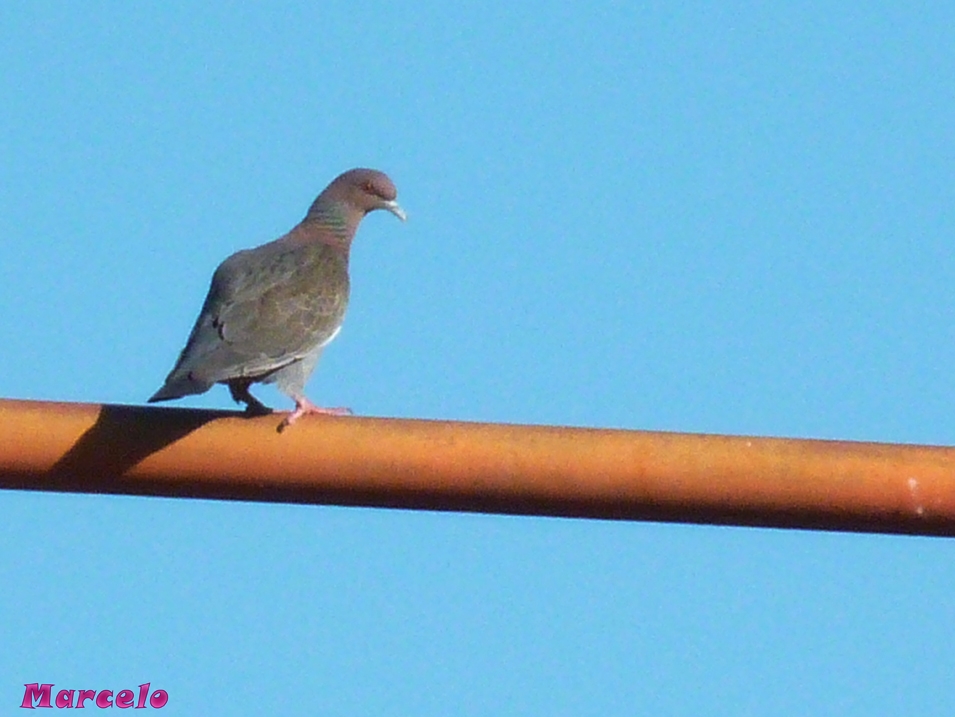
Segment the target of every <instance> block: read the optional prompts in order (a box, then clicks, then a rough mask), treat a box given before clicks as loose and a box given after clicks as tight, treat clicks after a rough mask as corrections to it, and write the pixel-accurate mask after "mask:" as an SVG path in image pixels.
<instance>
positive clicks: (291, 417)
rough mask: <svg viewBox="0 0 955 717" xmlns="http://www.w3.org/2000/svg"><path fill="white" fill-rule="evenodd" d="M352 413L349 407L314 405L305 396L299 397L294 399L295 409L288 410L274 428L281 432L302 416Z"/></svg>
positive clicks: (347, 414)
mask: <svg viewBox="0 0 955 717" xmlns="http://www.w3.org/2000/svg"><path fill="white" fill-rule="evenodd" d="M353 413H354V412H353V411H352V410H351V409H350V408H345V407H341V406H339V407H336V408H323V407H322V406H316V405H315V404H314V403H312V402H311V401H309V400H308V399H307V398H299V399H296V400H295V410H294V411H290V412H289V414H288V415H287V416H286V417H285V418H284V419H282V422H281V423H280V424H279V425H278V428H277V429H276V430H277V431H278V432H279V433H281V432H282V431H284V430H285V429H286V428H288V427H289V426H291V425H292V424H293V423H295V422H296V421H297V420H298V419H300V418H301V417H302V416H309V415H312V416H351V415H353Z"/></svg>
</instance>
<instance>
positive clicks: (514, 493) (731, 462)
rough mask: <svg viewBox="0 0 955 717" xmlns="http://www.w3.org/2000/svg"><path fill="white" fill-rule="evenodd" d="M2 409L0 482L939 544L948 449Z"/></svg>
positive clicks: (949, 504) (954, 529)
mask: <svg viewBox="0 0 955 717" xmlns="http://www.w3.org/2000/svg"><path fill="white" fill-rule="evenodd" d="M279 420H280V419H279V417H278V416H265V417H260V418H252V419H250V418H245V417H242V416H241V415H240V414H237V413H233V412H225V411H200V410H189V409H177V408H145V407H139V406H116V405H104V406H98V405H86V404H66V403H46V402H36V401H10V400H0V488H10V489H23V490H50V491H71V492H82V493H114V494H127V495H154V496H169V497H192V498H222V499H231V500H259V501H280V502H290V503H324V504H337V505H361V506H374V507H394V508H421V509H428V510H458V511H479V512H493V513H512V514H521V515H552V516H574V517H585V518H611V519H629V520H658V521H677V522H688V523H715V524H728V525H750V526H767V527H779V528H813V529H824V530H851V531H867V532H881V533H911V534H921V535H945V536H951V535H955V449H953V448H943V447H931V446H906V445H890V444H879V443H854V442H845V441H808V440H792V439H779V438H746V437H732V436H715V435H693V434H679V433H656V432H648V431H621V430H592V429H581V428H559V427H546V426H516V425H497V424H480V423H460V422H447V421H410V420H396V419H381V418H334V417H327V418H326V417H308V418H307V419H303V420H302V421H300V422H299V423H297V424H295V426H293V427H292V428H290V429H289V430H287V431H285V432H283V433H281V434H279V433H277V432H276V430H275V429H276V426H277V424H278V422H279Z"/></svg>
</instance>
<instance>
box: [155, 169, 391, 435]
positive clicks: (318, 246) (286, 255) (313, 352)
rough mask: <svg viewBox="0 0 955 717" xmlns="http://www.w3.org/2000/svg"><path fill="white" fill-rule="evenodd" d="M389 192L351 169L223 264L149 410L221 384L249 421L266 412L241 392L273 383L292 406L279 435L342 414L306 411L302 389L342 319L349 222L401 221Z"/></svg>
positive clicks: (386, 182)
mask: <svg viewBox="0 0 955 717" xmlns="http://www.w3.org/2000/svg"><path fill="white" fill-rule="evenodd" d="M397 194H398V192H397V190H396V189H395V185H394V183H393V182H392V181H391V179H389V178H388V176H387V175H386V174H384V173H383V172H379V171H376V170H373V169H351V170H349V171H347V172H345V173H344V174H341V175H339V176H338V177H337V178H336V179H335V180H334V181H333V182H332V183H331V184H329V185H328V186H327V187H326V188H325V191H323V192H322V193H321V194H319V195H318V198H317V199H316V200H315V201H314V202H313V203H312V206H311V207H310V208H309V210H308V213H307V214H306V215H305V218H304V219H303V220H302V221H301V222H300V223H299V224H298V225H297V226H296V227H294V228H293V229H292V231H290V232H289V233H288V234H286V235H285V236H283V237H280V238H279V239H276V240H275V241H272V242H269V243H268V244H263V245H262V246H259V247H256V248H255V249H245V250H243V251H239V252H236V253H235V254H233V255H232V256H230V257H229V258H228V259H226V260H225V261H223V262H222V263H221V264H220V265H219V267H218V268H217V269H216V271H215V273H214V274H213V276H212V283H211V285H210V286H209V293H208V295H207V296H206V300H205V303H204V304H203V305H202V310H201V311H200V312H199V318H198V319H196V324H195V326H193V328H192V333H190V334H189V340H188V341H187V342H186V346H185V348H184V349H183V350H182V352H181V353H180V354H179V359H178V361H176V365H175V366H174V367H173V369H172V371H171V372H170V373H169V376H167V377H166V382H165V383H164V384H163V386H162V388H160V389H159V390H158V391H156V393H155V394H153V396H152V397H151V398H150V399H149V402H150V403H154V402H156V401H168V400H170V399H175V398H182V397H183V396H188V395H192V394H199V393H205V392H206V391H208V390H209V389H210V388H211V387H212V386H213V385H214V384H217V383H223V384H225V385H226V386H228V387H229V392H230V393H231V394H232V398H233V400H235V401H236V402H237V403H244V404H245V405H246V412H247V413H248V414H250V415H263V414H268V413H271V409H269V408H268V407H267V406H265V404H263V403H262V402H261V401H259V400H258V399H257V398H256V397H255V396H253V395H252V394H251V393H250V392H249V387H250V386H251V385H252V384H253V383H274V384H275V385H276V386H277V387H278V389H279V390H280V391H282V392H283V393H284V394H286V395H287V396H289V397H290V398H291V399H292V400H293V401H295V410H293V411H292V412H291V413H289V414H288V416H286V418H285V419H284V420H283V421H282V423H281V424H280V426H279V430H280V431H281V430H282V429H284V428H286V427H288V426H290V425H292V424H293V423H295V421H297V420H298V419H299V418H301V417H302V416H305V415H308V414H326V415H327V414H331V415H345V414H350V413H351V411H350V410H349V409H347V408H321V407H319V406H316V405H315V404H313V403H312V402H311V401H309V400H308V398H306V397H305V383H306V382H307V381H308V379H309V377H310V376H311V374H312V371H314V370H315V366H316V364H317V363H318V359H319V356H320V355H321V353H322V350H323V349H324V348H325V347H326V346H327V345H328V344H329V342H330V341H331V340H332V339H334V338H335V336H336V335H337V334H338V332H339V330H340V329H341V326H342V321H343V319H344V318H345V309H346V307H347V305H348V292H349V281H348V254H349V249H350V248H351V243H352V239H353V238H354V236H355V232H356V230H357V229H358V224H359V223H360V222H361V220H362V219H363V218H364V216H365V215H366V214H368V213H369V212H372V211H374V210H376V209H384V210H387V211H389V212H391V213H392V214H394V215H395V216H396V217H398V218H399V219H400V220H402V221H404V220H405V219H406V217H405V213H404V211H403V210H402V209H401V207H400V206H398V202H397V201H395V197H396V196H397Z"/></svg>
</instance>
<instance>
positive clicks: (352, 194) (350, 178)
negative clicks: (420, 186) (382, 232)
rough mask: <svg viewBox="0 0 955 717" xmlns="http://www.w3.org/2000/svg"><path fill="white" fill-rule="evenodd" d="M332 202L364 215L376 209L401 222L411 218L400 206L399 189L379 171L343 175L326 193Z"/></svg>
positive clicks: (372, 170) (354, 171)
mask: <svg viewBox="0 0 955 717" xmlns="http://www.w3.org/2000/svg"><path fill="white" fill-rule="evenodd" d="M323 194H324V195H326V196H329V197H330V198H331V199H333V200H336V201H339V202H343V203H345V204H346V205H347V206H348V207H349V209H353V210H357V211H358V212H360V213H361V214H362V215H365V214H367V213H368V212H373V211H375V210H376V209H385V210H387V211H389V212H391V213H392V214H394V215H395V216H396V217H398V218H399V219H400V220H401V221H405V219H407V216H406V215H405V213H404V210H403V209H402V208H401V207H400V206H398V202H396V201H395V197H397V196H398V190H397V189H395V185H394V182H392V181H391V179H389V178H388V175H387V174H385V173H384V172H379V171H378V170H375V169H350V170H348V171H347V172H345V173H344V174H341V175H339V176H338V177H337V178H336V179H335V181H333V182H332V183H331V184H330V185H328V189H326V190H325V191H324V192H323Z"/></svg>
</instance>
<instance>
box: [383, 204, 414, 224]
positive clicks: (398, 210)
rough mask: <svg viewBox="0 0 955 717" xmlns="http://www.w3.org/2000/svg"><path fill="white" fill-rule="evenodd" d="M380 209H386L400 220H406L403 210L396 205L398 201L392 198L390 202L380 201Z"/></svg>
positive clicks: (406, 216)
mask: <svg viewBox="0 0 955 717" xmlns="http://www.w3.org/2000/svg"><path fill="white" fill-rule="evenodd" d="M381 208H382V209H387V210H388V211H389V212H391V213H392V214H394V215H395V216H396V217H398V218H399V219H400V220H401V221H403V222H404V221H407V219H408V215H407V214H405V210H404V209H402V208H401V207H399V206H398V202H396V201H395V200H394V199H392V200H391V201H390V202H382V203H381Z"/></svg>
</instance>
